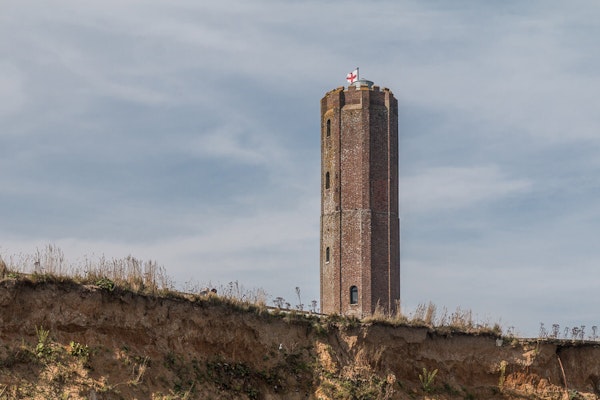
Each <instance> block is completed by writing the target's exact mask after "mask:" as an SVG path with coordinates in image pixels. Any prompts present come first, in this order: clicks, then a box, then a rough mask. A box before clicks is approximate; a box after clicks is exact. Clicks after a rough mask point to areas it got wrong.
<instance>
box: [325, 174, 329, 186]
mask: <svg viewBox="0 0 600 400" xmlns="http://www.w3.org/2000/svg"><path fill="white" fill-rule="evenodd" d="M329 185H330V182H329V172H326V173H325V189H329Z"/></svg>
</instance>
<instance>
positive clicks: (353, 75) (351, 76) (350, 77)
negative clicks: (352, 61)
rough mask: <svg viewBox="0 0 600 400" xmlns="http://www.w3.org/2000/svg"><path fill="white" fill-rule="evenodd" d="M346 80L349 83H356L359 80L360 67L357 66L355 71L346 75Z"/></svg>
mask: <svg viewBox="0 0 600 400" xmlns="http://www.w3.org/2000/svg"><path fill="white" fill-rule="evenodd" d="M346 80H347V81H348V83H354V82H356V81H357V80H358V67H356V69H355V70H354V71H352V72H350V73H349V74H348V75H346Z"/></svg>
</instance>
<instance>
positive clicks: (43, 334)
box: [35, 326, 52, 358]
mask: <svg viewBox="0 0 600 400" xmlns="http://www.w3.org/2000/svg"><path fill="white" fill-rule="evenodd" d="M35 333H36V335H37V338H38V342H37V345H36V346H35V355H36V356H37V357H38V358H47V357H50V356H51V355H52V348H51V347H50V343H49V342H50V339H49V335H50V331H49V330H47V329H44V328H43V327H41V326H40V327H39V328H38V327H37V326H36V328H35Z"/></svg>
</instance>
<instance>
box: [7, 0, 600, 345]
mask: <svg viewBox="0 0 600 400" xmlns="http://www.w3.org/2000/svg"><path fill="white" fill-rule="evenodd" d="M0 11H1V12H0V55H1V57H0V255H2V256H3V257H5V258H7V257H9V256H10V255H14V254H19V253H21V252H25V253H33V252H35V250H36V248H43V247H44V246H45V245H47V244H49V243H52V244H55V245H57V246H59V247H60V248H61V249H62V250H63V251H64V252H65V255H66V256H67V258H69V259H72V260H77V259H80V258H82V257H85V256H88V257H94V256H100V255H105V256H106V257H109V258H111V257H115V258H122V257H125V256H127V255H129V254H131V255H133V256H135V257H137V258H141V259H151V260H156V261H157V262H158V263H159V264H161V265H164V266H165V268H166V269H167V271H168V273H169V275H171V276H172V277H173V278H174V279H175V280H176V281H177V282H178V283H180V284H183V283H184V282H186V281H190V280H194V281H197V282H200V283H208V282H212V283H215V284H218V283H220V284H227V283H228V282H230V281H236V280H237V281H239V282H240V283H242V284H243V285H244V286H246V287H261V288H263V289H265V290H266V291H267V292H268V293H269V295H270V296H271V298H274V297H277V296H282V297H285V298H286V299H288V300H289V301H290V302H291V303H294V302H295V291H294V288H295V287H297V286H298V287H300V288H301V293H302V297H303V299H302V300H303V301H304V303H309V302H310V300H312V299H318V293H319V277H318V272H319V266H318V259H319V254H318V249H319V212H320V207H319V200H320V197H319V185H320V177H319V173H320V165H319V163H320V149H319V129H320V121H319V104H320V103H319V102H320V99H321V97H322V96H323V95H324V94H325V93H326V92H327V91H329V90H331V89H333V88H336V87H339V86H342V85H345V84H346V82H345V79H344V78H345V75H346V73H347V72H349V71H351V70H352V69H354V67H356V66H359V67H360V71H361V77H364V78H367V79H370V80H372V81H374V82H375V83H376V84H378V85H380V86H383V87H389V88H390V89H391V90H392V91H393V92H394V94H395V96H396V97H397V98H398V99H399V107H400V110H399V113H400V122H399V130H400V192H401V193H400V213H401V236H402V239H401V278H402V281H401V290H402V293H401V297H402V304H403V307H404V308H405V310H406V311H407V312H409V311H411V310H413V309H414V307H415V306H416V305H417V304H419V303H422V302H429V301H432V302H434V303H436V304H437V305H438V307H439V308H441V307H447V308H448V309H449V310H450V311H453V310H454V309H455V308H456V307H457V306H460V307H462V308H467V309H471V310H473V313H474V315H475V316H476V317H477V318H478V319H480V320H482V321H491V322H496V321H500V322H501V323H502V324H503V325H504V326H505V327H508V326H515V329H516V331H517V332H519V333H521V334H523V335H535V334H537V332H538V328H539V323H540V322H544V323H546V325H547V326H549V325H551V324H553V323H559V324H561V326H575V325H586V326H588V327H591V326H592V325H597V324H600V318H599V317H598V314H597V310H598V306H599V300H598V294H597V292H596V289H597V288H598V287H599V286H600V272H599V271H598V266H599V265H600V245H598V240H597V238H598V232H600V203H599V202H598V198H599V196H600V157H599V155H600V132H599V130H600V129H599V128H600V113H599V112H598V94H599V93H600V72H599V71H600V53H598V51H597V38H598V37H600V24H599V23H598V21H599V20H600V5H598V3H597V2H595V1H573V2H568V3H567V2H563V1H546V0H544V1H542V0H538V1H528V2H522V1H507V2H474V1H453V2H441V1H383V0H380V1H373V2H368V3H365V2H362V1H360V2H359V1H341V0H340V1H334V0H332V1H275V0H256V1H252V2H247V1H242V0H224V1H220V2H198V1H166V0H145V1H143V2H142V1H133V0H132V1H126V2H124V1H112V0H104V1H101V2H100V1H92V2H85V4H83V3H81V2H80V1H75V0H72V1H63V0H58V1H54V2H52V4H51V5H50V4H49V3H46V2H40V1H28V0H19V1H12V0H8V1H3V2H2V3H0ZM588 330H591V329H590V328H588Z"/></svg>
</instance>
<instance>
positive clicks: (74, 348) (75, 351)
mask: <svg viewBox="0 0 600 400" xmlns="http://www.w3.org/2000/svg"><path fill="white" fill-rule="evenodd" d="M69 346H70V347H71V350H70V352H69V353H70V354H71V355H72V356H74V357H77V358H81V359H83V360H87V359H88V357H89V356H90V348H89V347H88V346H87V344H85V345H84V344H81V343H78V342H73V341H71V343H70V344H69Z"/></svg>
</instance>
